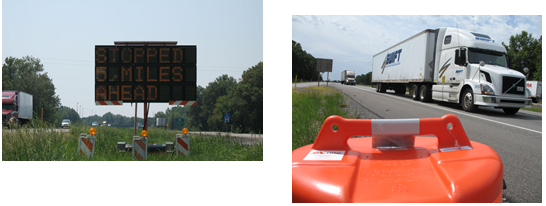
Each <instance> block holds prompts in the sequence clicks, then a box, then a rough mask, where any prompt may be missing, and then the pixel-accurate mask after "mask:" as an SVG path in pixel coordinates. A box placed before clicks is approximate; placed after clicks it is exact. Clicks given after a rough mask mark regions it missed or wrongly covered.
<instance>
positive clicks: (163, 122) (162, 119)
mask: <svg viewBox="0 0 546 206" xmlns="http://www.w3.org/2000/svg"><path fill="white" fill-rule="evenodd" d="M166 124H167V119H166V118H165V117H158V118H156V121H155V126H156V127H166Z"/></svg>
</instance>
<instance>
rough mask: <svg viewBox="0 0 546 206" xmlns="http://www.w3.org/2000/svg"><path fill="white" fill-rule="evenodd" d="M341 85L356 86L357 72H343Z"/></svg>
mask: <svg viewBox="0 0 546 206" xmlns="http://www.w3.org/2000/svg"><path fill="white" fill-rule="evenodd" d="M341 84H347V85H351V84H352V85H355V71H351V70H343V71H342V72H341Z"/></svg>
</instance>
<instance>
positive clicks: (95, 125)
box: [91, 122, 99, 127]
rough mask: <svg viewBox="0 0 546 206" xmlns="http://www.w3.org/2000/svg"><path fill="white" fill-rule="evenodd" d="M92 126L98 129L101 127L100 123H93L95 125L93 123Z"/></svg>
mask: <svg viewBox="0 0 546 206" xmlns="http://www.w3.org/2000/svg"><path fill="white" fill-rule="evenodd" d="M91 126H92V127H97V126H99V123H97V122H93V123H91Z"/></svg>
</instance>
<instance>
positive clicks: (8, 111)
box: [2, 91, 32, 126]
mask: <svg viewBox="0 0 546 206" xmlns="http://www.w3.org/2000/svg"><path fill="white" fill-rule="evenodd" d="M30 119H32V94H27V93H24V92H22V91H2V126H9V125H11V124H15V125H21V124H25V123H27V122H28V121H30Z"/></svg>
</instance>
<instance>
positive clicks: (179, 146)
mask: <svg viewBox="0 0 546 206" xmlns="http://www.w3.org/2000/svg"><path fill="white" fill-rule="evenodd" d="M176 151H177V153H178V155H183V156H190V137H189V136H188V135H187V134H176Z"/></svg>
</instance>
